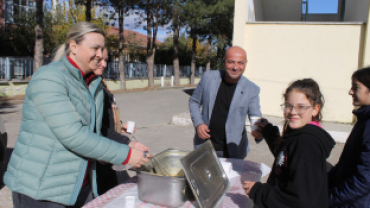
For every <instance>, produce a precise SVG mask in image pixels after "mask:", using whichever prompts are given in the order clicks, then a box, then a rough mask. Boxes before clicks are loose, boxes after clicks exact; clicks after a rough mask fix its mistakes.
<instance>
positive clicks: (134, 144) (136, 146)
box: [128, 141, 149, 152]
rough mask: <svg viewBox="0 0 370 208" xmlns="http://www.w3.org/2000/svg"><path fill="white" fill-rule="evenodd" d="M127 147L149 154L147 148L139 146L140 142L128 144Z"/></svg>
mask: <svg viewBox="0 0 370 208" xmlns="http://www.w3.org/2000/svg"><path fill="white" fill-rule="evenodd" d="M128 146H129V147H131V148H133V149H138V150H140V151H143V152H144V151H147V152H149V148H148V147H147V146H145V145H143V144H141V143H140V142H134V141H131V142H130V143H129V144H128Z"/></svg>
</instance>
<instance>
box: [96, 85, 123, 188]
mask: <svg viewBox="0 0 370 208" xmlns="http://www.w3.org/2000/svg"><path fill="white" fill-rule="evenodd" d="M103 89H104V109H103V122H102V129H101V132H102V135H103V136H105V137H107V138H109V139H112V140H114V141H116V142H119V143H121V144H129V143H130V139H129V138H128V137H126V136H123V135H121V134H120V133H118V132H116V131H115V124H114V117H113V113H114V112H113V109H112V105H111V103H112V101H113V100H114V96H113V94H111V93H110V92H108V90H106V89H105V88H103ZM96 176H97V185H98V186H97V187H98V194H99V195H102V194H104V193H105V192H107V191H109V189H111V188H114V187H115V186H117V185H118V184H120V183H123V182H124V181H125V180H127V179H128V178H129V176H128V174H127V172H122V171H120V172H116V171H114V170H112V165H111V164H101V163H99V162H98V163H96Z"/></svg>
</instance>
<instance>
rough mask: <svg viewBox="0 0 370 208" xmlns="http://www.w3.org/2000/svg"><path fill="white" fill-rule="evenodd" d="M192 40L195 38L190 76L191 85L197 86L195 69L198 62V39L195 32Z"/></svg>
mask: <svg viewBox="0 0 370 208" xmlns="http://www.w3.org/2000/svg"><path fill="white" fill-rule="evenodd" d="M192 38H193V46H192V48H191V51H192V56H191V75H190V84H192V85H193V84H195V78H194V75H195V67H196V62H197V40H198V37H197V35H196V34H194V32H192Z"/></svg>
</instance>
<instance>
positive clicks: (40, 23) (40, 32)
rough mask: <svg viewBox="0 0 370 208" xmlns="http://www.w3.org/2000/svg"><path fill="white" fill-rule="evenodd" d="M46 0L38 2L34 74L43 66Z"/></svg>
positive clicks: (38, 0)
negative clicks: (44, 4) (44, 5)
mask: <svg viewBox="0 0 370 208" xmlns="http://www.w3.org/2000/svg"><path fill="white" fill-rule="evenodd" d="M43 3H44V0H37V1H36V8H37V11H36V18H37V20H36V21H37V24H36V26H35V38H36V40H35V53H34V72H36V71H37V70H38V69H39V68H40V67H41V66H42V64H43V58H44V11H43Z"/></svg>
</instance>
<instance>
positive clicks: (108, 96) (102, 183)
mask: <svg viewBox="0 0 370 208" xmlns="http://www.w3.org/2000/svg"><path fill="white" fill-rule="evenodd" d="M107 59H108V53H107V50H106V49H105V50H104V51H103V59H102V60H101V61H100V63H99V64H100V65H99V67H98V69H96V70H95V71H94V74H95V75H101V74H102V73H103V70H104V69H105V67H106V66H107ZM102 86H103V91H104V108H103V120H102V129H101V133H102V135H103V136H105V137H107V138H109V139H112V140H114V141H116V142H119V143H122V144H127V145H128V146H130V147H131V148H134V149H139V150H141V151H149V149H148V148H147V147H146V146H145V145H143V144H141V143H139V142H137V141H131V140H130V139H129V138H128V137H126V136H124V135H122V133H125V131H126V130H127V126H126V124H121V119H120V115H119V112H118V111H116V109H115V108H114V106H115V105H116V101H115V98H114V95H113V94H112V93H110V92H109V90H108V87H107V86H106V84H105V83H104V81H102ZM117 125H118V126H117ZM148 157H151V155H150V154H148ZM96 175H97V187H98V194H99V195H102V194H104V193H105V192H107V191H109V190H110V189H112V188H114V187H115V186H117V185H119V184H121V183H123V182H124V181H125V180H127V179H128V178H129V176H128V174H127V172H126V171H117V172H116V171H114V170H113V169H112V165H110V164H104V163H99V162H98V163H96Z"/></svg>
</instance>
